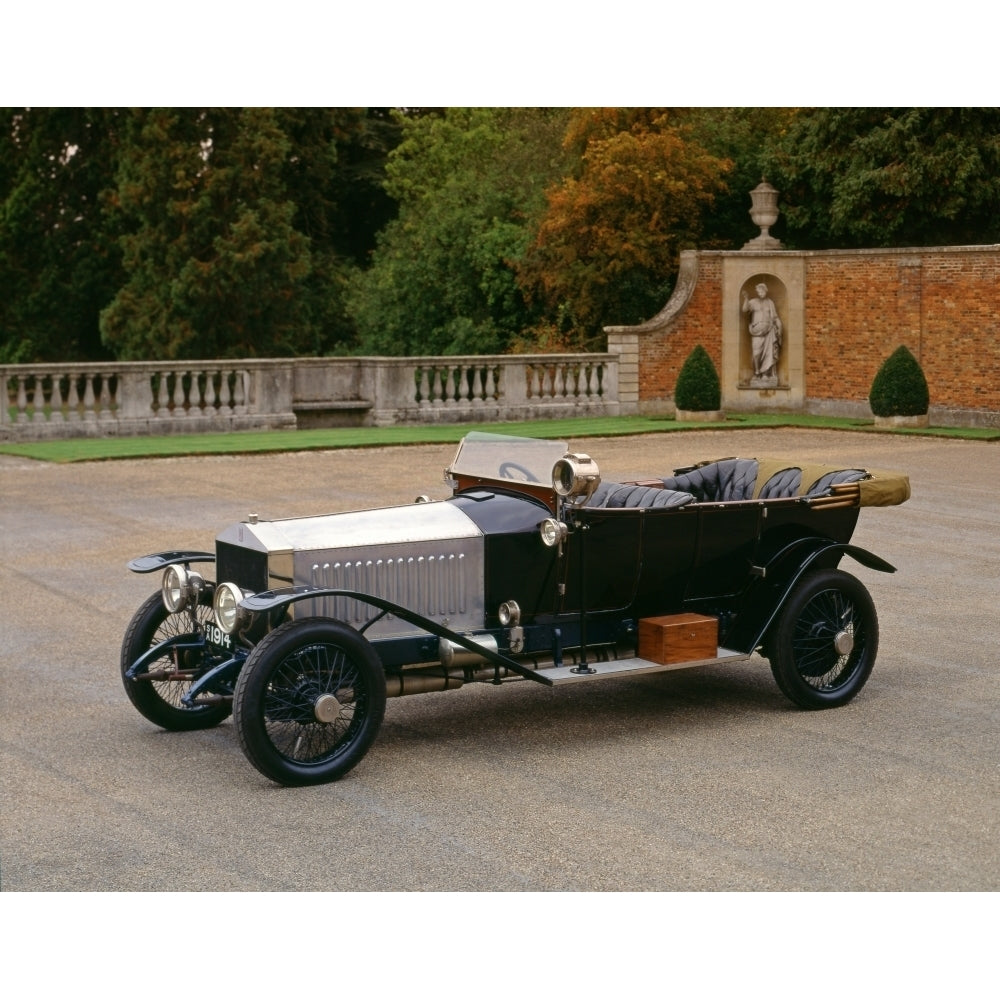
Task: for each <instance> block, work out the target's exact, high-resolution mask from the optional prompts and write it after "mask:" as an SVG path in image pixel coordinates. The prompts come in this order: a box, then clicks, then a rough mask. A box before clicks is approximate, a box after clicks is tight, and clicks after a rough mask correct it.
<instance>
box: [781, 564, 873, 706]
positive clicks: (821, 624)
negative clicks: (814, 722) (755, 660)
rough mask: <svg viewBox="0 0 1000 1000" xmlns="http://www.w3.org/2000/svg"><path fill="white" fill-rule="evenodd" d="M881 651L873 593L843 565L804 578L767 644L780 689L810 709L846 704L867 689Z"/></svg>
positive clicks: (806, 575) (785, 607) (818, 571)
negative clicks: (846, 570)
mask: <svg viewBox="0 0 1000 1000" xmlns="http://www.w3.org/2000/svg"><path fill="white" fill-rule="evenodd" d="M877 652H878V617H877V616H876V614H875V605H874V604H873V603H872V599H871V595H870V594H869V593H868V591H867V590H866V589H865V587H864V585H863V584H862V583H861V581H860V580H858V579H856V578H855V577H853V576H851V575H850V573H845V572H843V570H839V569H824V570H815V571H813V572H810V573H806V574H805V575H804V576H803V577H802V579H801V580H799V582H798V583H797V584H796V586H795V589H794V591H793V592H792V594H791V596H790V597H789V598H788V600H787V601H786V603H785V606H784V607H783V608H782V609H781V612H780V614H779V615H778V618H777V621H776V622H775V624H774V626H773V628H772V630H771V634H770V638H769V641H768V645H767V653H768V657H769V658H770V661H771V672H772V673H773V674H774V679H775V681H777V684H778V687H779V688H781V690H782V692H783V693H784V694H785V695H786V696H787V697H788V698H790V699H791V700H792V701H793V702H794V703H795V704H796V705H798V706H799V707H800V708H810V709H813V708H836V707H837V706H838V705H845V704H847V702H849V701H850V700H851V699H852V698H853V697H854V696H855V695H856V694H857V693H858V692H859V691H860V690H861V689H862V688H863V687H864V685H865V682H866V681H867V680H868V676H869V675H870V674H871V672H872V667H874V666H875V654H876V653H877Z"/></svg>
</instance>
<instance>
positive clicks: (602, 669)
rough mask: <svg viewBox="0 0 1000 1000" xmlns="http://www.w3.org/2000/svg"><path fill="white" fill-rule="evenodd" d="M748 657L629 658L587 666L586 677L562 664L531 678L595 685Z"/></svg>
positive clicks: (722, 653)
mask: <svg viewBox="0 0 1000 1000" xmlns="http://www.w3.org/2000/svg"><path fill="white" fill-rule="evenodd" d="M750 655H751V654H750V653H738V652H736V650H733V649H723V648H722V647H721V646H720V647H719V655H718V656H714V657H710V658H709V659H707V660H685V661H684V662H683V663H656V662H655V661H653V660H643V659H640V658H639V657H638V656H630V657H628V658H627V659H623V660H604V661H597V662H594V663H588V665H587V666H588V670H589V672H588V673H580V666H579V664H576V665H573V664H563V666H561V667H545V668H542V669H541V670H538V671H532V676H533V678H535V679H537V680H540V681H542V683H544V684H551V685H556V684H573V683H576V682H577V681H596V680H601V679H603V678H605V677H628V676H629V675H631V674H657V673H661V672H662V671H665V670H686V669H688V668H689V667H711V666H716V665H718V664H721V663H742V662H743V661H745V660H749V659H750Z"/></svg>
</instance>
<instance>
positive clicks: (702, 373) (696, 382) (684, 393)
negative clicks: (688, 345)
mask: <svg viewBox="0 0 1000 1000" xmlns="http://www.w3.org/2000/svg"><path fill="white" fill-rule="evenodd" d="M674 405H675V406H676V407H677V409H678V410H718V409H719V408H720V407H721V405H722V385H721V384H720V382H719V373H718V372H717V371H716V370H715V365H714V364H713V363H712V359H711V358H710V357H709V356H708V351H706V350H705V348H704V347H702V346H701V344H699V345H698V346H697V347H696V348H695V349H694V350H693V351H692V352H691V353H690V354H689V355H688V356H687V360H686V361H685V362H684V364H683V366H682V367H681V371H680V374H679V375H678V376H677V385H676V387H675V388H674Z"/></svg>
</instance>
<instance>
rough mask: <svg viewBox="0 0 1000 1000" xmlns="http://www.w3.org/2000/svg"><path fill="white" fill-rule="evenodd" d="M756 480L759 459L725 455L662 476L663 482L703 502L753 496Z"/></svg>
mask: <svg viewBox="0 0 1000 1000" xmlns="http://www.w3.org/2000/svg"><path fill="white" fill-rule="evenodd" d="M756 482H757V459H755V458H724V459H722V460H721V461H719V462H709V463H708V464H707V465H701V466H698V467H697V468H694V469H688V470H686V471H684V472H680V473H676V474H675V475H673V476H669V477H668V478H666V479H664V480H663V486H664V488H665V489H668V490H683V491H685V492H688V493H692V494H694V496H695V498H696V499H697V500H698V501H699V502H700V503H705V502H712V503H720V502H722V501H725V500H752V499H753V488H754V484H755V483H756Z"/></svg>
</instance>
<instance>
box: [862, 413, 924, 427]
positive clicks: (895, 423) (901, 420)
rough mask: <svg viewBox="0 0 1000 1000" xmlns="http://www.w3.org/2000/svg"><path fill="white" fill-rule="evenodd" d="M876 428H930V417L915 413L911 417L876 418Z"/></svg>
mask: <svg viewBox="0 0 1000 1000" xmlns="http://www.w3.org/2000/svg"><path fill="white" fill-rule="evenodd" d="M875 426H876V427H883V428H885V427H930V416H929V415H928V414H926V413H917V414H914V415H913V416H905V417H904V416H894V417H876V418H875Z"/></svg>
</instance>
